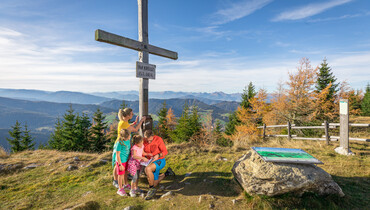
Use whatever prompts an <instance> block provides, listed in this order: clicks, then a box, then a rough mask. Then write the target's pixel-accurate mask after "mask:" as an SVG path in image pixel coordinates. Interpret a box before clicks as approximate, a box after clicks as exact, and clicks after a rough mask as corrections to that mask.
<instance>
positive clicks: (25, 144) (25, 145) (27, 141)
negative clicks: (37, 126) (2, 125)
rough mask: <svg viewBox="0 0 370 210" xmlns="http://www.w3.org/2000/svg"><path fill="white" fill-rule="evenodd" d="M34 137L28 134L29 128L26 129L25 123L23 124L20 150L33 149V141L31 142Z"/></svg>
mask: <svg viewBox="0 0 370 210" xmlns="http://www.w3.org/2000/svg"><path fill="white" fill-rule="evenodd" d="M33 140H34V138H32V136H31V135H30V130H28V126H27V123H26V124H25V125H24V131H23V136H22V140H21V142H20V143H21V147H22V150H31V149H32V150H33V149H35V148H34V146H35V143H34V142H33Z"/></svg>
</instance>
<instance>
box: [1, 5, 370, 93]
mask: <svg viewBox="0 0 370 210" xmlns="http://www.w3.org/2000/svg"><path fill="white" fill-rule="evenodd" d="M96 29H102V30H105V31H108V32H111V33H116V34H119V35H122V36H125V37H129V38H132V39H137V38H138V32H137V1H134V0H131V1H129V0H121V1H118V0H110V1H97V0H79V1H76V0H63V1H62V0H32V1H27V0H1V3H0V72H1V73H2V74H1V77H0V88H14V89H21V88H22V89H40V90H50V91H56V90H69V91H81V92H95V91H99V92H109V91H126V90H138V89H139V79H138V78H136V77H135V75H136V74H135V63H136V61H137V60H138V53H137V52H136V51H133V50H130V49H126V48H122V47H117V46H113V45H110V44H106V43H101V42H97V41H95V40H94V31H95V30H96ZM149 42H150V44H152V45H156V46H159V47H162V48H166V49H169V50H172V51H176V52H178V55H179V59H178V60H177V61H173V60H170V59H166V58H162V57H158V56H154V55H150V58H149V62H150V63H151V64H155V65H156V66H157V75H156V80H150V82H149V91H165V90H171V91H191V92H215V91H223V92H226V93H235V92H242V90H243V89H244V87H245V86H246V85H247V84H248V83H249V81H252V82H253V83H254V84H255V86H256V87H257V88H265V89H267V90H268V91H269V92H273V91H275V90H276V89H277V84H278V82H279V81H280V82H281V81H287V79H288V72H294V71H295V70H296V67H297V66H298V62H299V60H300V59H301V58H302V57H308V58H309V59H310V60H311V64H312V66H314V67H315V66H317V65H319V64H320V63H321V62H322V60H323V59H324V57H326V58H327V62H328V63H329V66H331V68H332V70H333V72H334V74H335V76H336V77H337V78H338V80H339V81H344V80H346V81H347V82H348V83H349V84H350V85H351V87H353V88H355V89H364V88H365V86H366V84H367V83H368V82H370V1H368V0H299V1H297V0H201V1H199V0H187V1H176V0H155V1H154V0H149Z"/></svg>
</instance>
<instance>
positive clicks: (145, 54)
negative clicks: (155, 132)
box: [95, 0, 178, 117]
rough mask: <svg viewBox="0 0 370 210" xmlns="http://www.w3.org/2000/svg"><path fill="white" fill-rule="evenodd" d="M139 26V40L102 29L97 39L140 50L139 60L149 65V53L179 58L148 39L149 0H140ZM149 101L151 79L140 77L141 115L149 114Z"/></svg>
mask: <svg viewBox="0 0 370 210" xmlns="http://www.w3.org/2000/svg"><path fill="white" fill-rule="evenodd" d="M137 3H138V26H139V40H138V41H136V40H133V39H130V38H126V37H123V36H119V35H116V34H112V33H109V32H106V31H103V30H100V29H97V30H96V31H95V40H96V41H100V42H106V43H109V44H114V45H117V46H120V47H126V48H129V49H132V50H136V51H139V61H140V62H142V63H143V64H144V65H145V64H147V65H149V53H150V54H153V55H158V56H162V57H165V58H170V59H173V60H177V58H178V56H177V52H173V51H170V50H166V49H163V48H160V47H156V46H154V45H150V44H149V39H148V0H138V1H137ZM148 101H149V79H148V78H140V87H139V115H140V117H143V116H146V115H148Z"/></svg>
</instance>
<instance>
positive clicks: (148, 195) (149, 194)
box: [145, 187, 157, 200]
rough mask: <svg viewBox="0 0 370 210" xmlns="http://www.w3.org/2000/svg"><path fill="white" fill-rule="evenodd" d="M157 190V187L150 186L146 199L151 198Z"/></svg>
mask: <svg viewBox="0 0 370 210" xmlns="http://www.w3.org/2000/svg"><path fill="white" fill-rule="evenodd" d="M156 192H157V189H155V188H154V187H153V188H150V189H149V191H148V193H147V194H146V196H145V200H150V199H152V198H153V197H154V195H155V193H156Z"/></svg>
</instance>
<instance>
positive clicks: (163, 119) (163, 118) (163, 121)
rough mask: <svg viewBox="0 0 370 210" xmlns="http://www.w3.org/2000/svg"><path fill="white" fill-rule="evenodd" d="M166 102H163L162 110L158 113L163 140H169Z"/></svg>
mask: <svg viewBox="0 0 370 210" xmlns="http://www.w3.org/2000/svg"><path fill="white" fill-rule="evenodd" d="M167 111H168V110H167V107H166V101H164V102H163V104H162V108H161V109H160V110H159V112H158V118H159V119H158V133H159V135H160V136H161V137H162V138H163V139H168V137H169V135H168V122H167Z"/></svg>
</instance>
